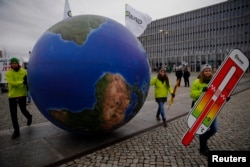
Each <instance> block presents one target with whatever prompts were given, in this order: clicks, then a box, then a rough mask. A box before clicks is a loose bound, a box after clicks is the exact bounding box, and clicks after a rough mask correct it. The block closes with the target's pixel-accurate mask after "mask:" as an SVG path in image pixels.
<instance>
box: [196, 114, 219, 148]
mask: <svg viewBox="0 0 250 167" xmlns="http://www.w3.org/2000/svg"><path fill="white" fill-rule="evenodd" d="M217 130H218V123H217V119H216V118H215V119H214V121H213V123H212V124H211V126H210V129H209V130H208V131H206V132H205V133H204V134H202V135H200V136H199V140H200V149H201V150H202V149H208V146H207V140H208V139H209V138H210V137H211V136H213V135H214V134H215V133H216V132H217Z"/></svg>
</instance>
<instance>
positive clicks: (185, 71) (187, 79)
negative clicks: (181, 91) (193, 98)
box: [183, 68, 190, 87]
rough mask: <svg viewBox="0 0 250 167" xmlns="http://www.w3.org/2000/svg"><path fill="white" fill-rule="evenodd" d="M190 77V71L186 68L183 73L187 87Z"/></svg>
mask: <svg viewBox="0 0 250 167" xmlns="http://www.w3.org/2000/svg"><path fill="white" fill-rule="evenodd" d="M189 77H190V72H189V71H188V69H187V68H185V70H184V73H183V78H184V83H185V87H189Z"/></svg>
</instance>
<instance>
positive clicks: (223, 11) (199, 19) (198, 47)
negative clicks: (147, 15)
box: [138, 0, 250, 71]
mask: <svg viewBox="0 0 250 167" xmlns="http://www.w3.org/2000/svg"><path fill="white" fill-rule="evenodd" d="M138 39H139V40H140V41H141V43H142V45H143V46H144V49H145V50H146V52H147V55H148V58H149V62H150V65H151V67H152V68H158V67H160V66H162V65H166V66H174V65H175V66H180V65H182V64H183V63H188V66H189V67H190V68H191V71H199V68H200V65H201V64H205V63H209V64H210V65H212V66H213V67H214V68H217V67H218V66H219V65H220V64H221V62H222V61H223V60H224V58H225V56H226V55H227V54H228V52H229V51H230V50H231V49H234V48H238V49H240V50H241V51H243V53H244V54H245V55H246V56H247V57H248V58H250V1H249V0H229V1H226V2H223V3H219V4H215V5H212V6H208V7H205V8H201V9H197V10H193V11H189V12H186V13H182V14H178V15H174V16H171V17H166V18H162V19H159V20H155V21H152V22H151V24H149V25H148V27H147V29H146V30H145V32H144V33H143V34H142V35H141V36H140V37H139V38H138Z"/></svg>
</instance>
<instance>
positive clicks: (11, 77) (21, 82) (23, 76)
mask: <svg viewBox="0 0 250 167" xmlns="http://www.w3.org/2000/svg"><path fill="white" fill-rule="evenodd" d="M10 65H11V69H10V70H9V71H7V72H6V74H5V78H6V80H7V83H8V98H9V108H10V114H11V120H12V125H13V128H14V133H13V134H12V137H11V138H12V139H15V138H18V137H19V136H20V130H19V124H18V118H17V104H18V105H19V108H20V110H21V112H22V114H23V115H24V116H25V117H26V118H27V125H28V126H29V125H31V123H32V115H31V114H30V113H29V111H28V110H27V109H26V97H27V71H26V70H25V69H23V68H21V66H20V64H19V60H18V59H17V58H15V57H13V58H11V59H10Z"/></svg>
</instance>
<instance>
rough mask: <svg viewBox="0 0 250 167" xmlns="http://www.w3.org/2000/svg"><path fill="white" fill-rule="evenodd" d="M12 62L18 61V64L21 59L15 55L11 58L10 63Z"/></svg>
mask: <svg viewBox="0 0 250 167" xmlns="http://www.w3.org/2000/svg"><path fill="white" fill-rule="evenodd" d="M11 63H17V64H19V60H18V59H17V58H15V57H13V58H11V59H10V64H11Z"/></svg>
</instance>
